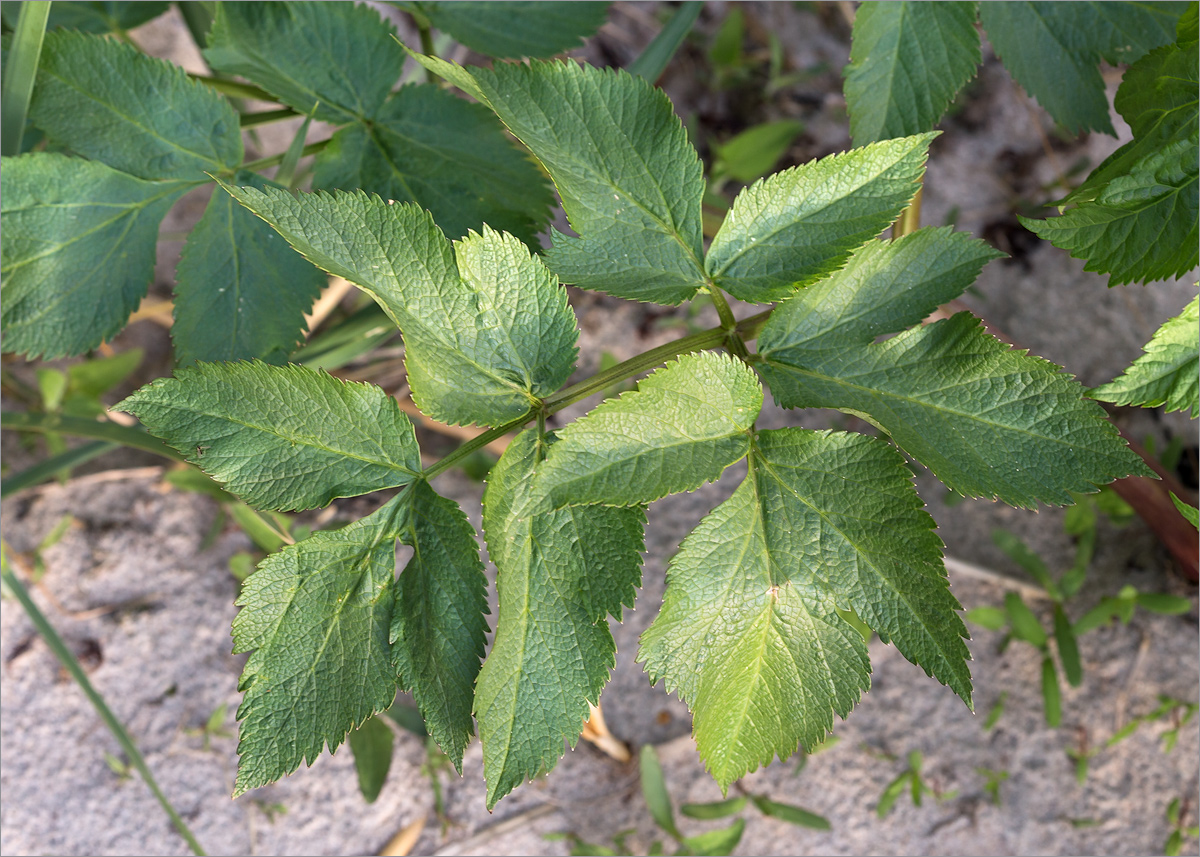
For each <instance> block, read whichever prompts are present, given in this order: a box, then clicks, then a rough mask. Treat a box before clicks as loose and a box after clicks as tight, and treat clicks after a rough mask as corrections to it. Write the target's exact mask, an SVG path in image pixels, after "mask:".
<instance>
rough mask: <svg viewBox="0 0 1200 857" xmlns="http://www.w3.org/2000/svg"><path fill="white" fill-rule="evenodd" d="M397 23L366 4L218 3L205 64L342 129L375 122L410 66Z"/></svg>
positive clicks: (205, 53)
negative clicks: (403, 70)
mask: <svg viewBox="0 0 1200 857" xmlns="http://www.w3.org/2000/svg"><path fill="white" fill-rule="evenodd" d="M393 36H394V32H393V30H392V27H391V25H389V24H387V23H385V22H384V21H383V19H382V18H380V17H379V13H378V12H376V11H375V10H374V9H372V8H370V7H369V6H366V5H363V4H359V3H337V2H305V3H298V2H293V3H231V2H224V3H220V4H218V5H217V14H216V18H215V20H214V21H213V29H212V33H211V34H210V35H209V37H208V49H207V50H205V51H204V58H205V59H206V60H208V64H209V65H210V66H212V67H213V69H214V70H216V71H221V72H225V73H226V74H238V75H241V76H242V77H244V78H246V79H247V80H249V81H251V82H253V83H256V84H258V85H259V86H261V87H262V88H263V89H265V90H267V91H268V92H270V93H271V94H272V95H274V96H276V97H277V98H279V100H280V101H282V102H283V103H284V104H287V105H288V106H289V107H292V108H294V109H295V110H297V111H298V112H300V113H302V114H304V115H306V116H307V115H308V114H309V113H310V112H311V111H312V110H313V109H314V106H315V108H316V118H317V119H320V120H321V121H324V122H333V123H335V124H342V123H345V122H350V121H353V120H364V119H372V118H374V116H375V114H376V113H377V112H378V111H379V109H380V108H381V107H383V104H384V101H386V100H387V97H388V93H389V92H391V89H392V86H393V84H395V82H396V80H397V78H399V77H400V70H401V68H402V67H403V65H404V51H403V49H402V48H401V47H400V45H399V44H398V43H397V42H396V40H395V39H394V38H393Z"/></svg>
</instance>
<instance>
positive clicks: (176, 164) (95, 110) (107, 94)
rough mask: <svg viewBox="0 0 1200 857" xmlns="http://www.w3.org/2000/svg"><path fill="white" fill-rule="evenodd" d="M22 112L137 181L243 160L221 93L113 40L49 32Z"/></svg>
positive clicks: (193, 173) (234, 121) (194, 176)
mask: <svg viewBox="0 0 1200 857" xmlns="http://www.w3.org/2000/svg"><path fill="white" fill-rule="evenodd" d="M29 116H30V120H31V121H32V122H33V124H34V125H36V126H37V127H39V128H41V129H42V130H43V131H45V132H46V134H47V136H49V137H50V138H51V139H52V140H54V141H55V142H57V143H59V144H61V145H62V146H64V147H66V148H67V149H69V150H71V151H72V152H74V153H75V154H79V155H83V156H85V157H87V158H90V159H92V160H96V161H102V162H103V163H105V164H108V165H109V166H110V167H113V168H115V169H118V170H121V171H122V172H126V173H129V174H131V175H135V176H137V177H139V178H143V179H186V180H194V181H204V178H205V176H204V173H206V172H220V171H221V170H225V169H229V168H232V167H234V166H236V165H237V164H239V163H241V160H242V135H241V131H240V130H239V128H238V117H237V113H236V112H234V109H233V106H232V105H231V104H230V103H229V101H228V100H227V99H226V98H224V97H223V96H221V95H219V94H217V93H216V92H214V91H213V90H211V89H209V88H208V87H206V86H204V85H203V84H200V83H197V82H195V81H193V80H191V79H189V78H188V76H187V74H186V73H185V72H184V70H183V69H182V68H180V67H179V66H177V65H175V64H174V63H170V62H167V61H166V60H159V59H154V58H152V57H148V56H146V55H145V54H143V53H142V52H141V51H139V50H138V49H137V48H136V47H134V46H133V45H129V44H125V43H124V42H119V41H117V40H116V39H108V38H102V37H100V36H90V35H85V34H82V33H76V32H71V31H62V32H54V33H48V34H47V35H46V41H45V45H44V47H43V50H42V60H41V65H40V66H39V67H38V78H37V87H36V88H35V90H34V97H33V102H32V104H31V105H30V114H29Z"/></svg>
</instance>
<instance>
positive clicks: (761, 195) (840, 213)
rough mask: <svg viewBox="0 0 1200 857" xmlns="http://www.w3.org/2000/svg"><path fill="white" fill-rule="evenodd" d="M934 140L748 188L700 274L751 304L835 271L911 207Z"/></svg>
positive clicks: (902, 143)
mask: <svg viewBox="0 0 1200 857" xmlns="http://www.w3.org/2000/svg"><path fill="white" fill-rule="evenodd" d="M933 137H934V135H933V134H922V135H920V136H916V137H906V138H903V139H900V140H888V141H885V142H882V143H874V144H872V145H870V146H864V147H863V148H861V149H854V150H852V151H849V152H846V153H844V154H839V155H831V156H829V157H827V158H823V159H822V160H819V161H813V162H811V163H808V164H803V165H801V166H798V167H793V168H791V169H789V170H784V171H783V172H781V173H776V174H775V175H773V176H771V177H769V178H766V179H764V180H763V181H761V182H758V183H756V184H754V185H752V186H751V187H748V188H746V189H745V190H743V191H742V192H741V193H740V194H738V197H737V199H735V200H734V202H733V208H732V209H730V212H729V216H728V217H726V218H725V222H724V223H723V224H722V225H721V229H720V231H719V232H718V233H717V235H716V237H715V238H714V239H713V243H712V246H711V247H710V248H709V250H708V256H707V258H706V259H705V262H704V264H705V269H706V270H707V271H708V273H709V275H710V276H711V277H712V278H713V279H714V280H715V281H716V283H717V285H719V286H720V287H721V288H723V289H725V291H727V292H729V293H730V294H731V295H733V296H734V297H736V298H739V299H740V300H745V301H754V302H764V301H775V300H780V299H782V298H785V297H787V296H789V295H790V294H791V293H792V292H793V291H794V290H795V289H796V288H797V287H799V286H803V285H807V284H809V283H811V282H813V281H814V280H817V279H819V278H820V277H822V276H824V275H826V274H829V273H830V272H832V271H834V270H836V269H837V268H839V267H841V265H842V263H843V262H845V261H846V258H847V257H848V256H849V255H850V253H851V251H852V250H854V249H855V248H857V247H860V246H862V244H863V242H864V241H866V240H867V239H869V238H872V237H874V236H875V235H878V234H879V232H880V230H882V229H883V228H884V227H885V226H887V225H888V224H889V223H891V222H892V221H893V220H895V219H896V216H897V215H898V214H899V213H900V212H901V210H903V208H904V207H905V206H906V205H908V203H909V202H910V201H911V200H912V198H913V195H914V194H915V193H916V192H917V189H918V187H919V182H920V180H921V175H922V174H923V173H924V170H925V157H926V151H927V149H928V148H929V141H930V140H932V139H933ZM981 264H982V263H981ZM964 288H965V286H964Z"/></svg>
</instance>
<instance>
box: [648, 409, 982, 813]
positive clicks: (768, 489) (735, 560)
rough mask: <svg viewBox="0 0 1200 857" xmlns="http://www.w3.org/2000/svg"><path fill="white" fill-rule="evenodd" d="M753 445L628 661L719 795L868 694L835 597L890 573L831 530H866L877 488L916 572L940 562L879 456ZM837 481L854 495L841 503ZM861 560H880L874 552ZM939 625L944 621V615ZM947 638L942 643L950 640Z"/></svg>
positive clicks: (865, 445)
mask: <svg viewBox="0 0 1200 857" xmlns="http://www.w3.org/2000/svg"><path fill="white" fill-rule="evenodd" d="M759 437H760V438H761V439H762V440H763V441H764V445H763V448H762V450H761V451H760V450H756V451H755V452H754V453H752V454H751V463H750V472H749V474H748V475H747V477H746V480H745V481H744V482H743V483H742V484H741V486H739V487H738V489H737V491H735V492H734V494H733V496H732V497H730V498H729V499H728V500H726V501H725V502H724V503H722V504H721V505H720V506H718V507H717V508H716V509H714V510H713V511H712V512H711V513H710V514H709V515H708V516H707V517H706V518H705V519H704V520H703V521H701V522H700V524H699V525H698V526H697V527H696V529H695V530H694V531H692V533H691V535H689V536H688V537H687V538H686V539H684V541H683V544H682V545H681V546H680V549H679V553H678V554H676V555H675V557H674V558H673V559H672V560H671V566H670V569H669V571H668V573H667V592H666V595H665V596H664V599H663V607H662V611H661V612H660V613H659V615H658V618H657V619H655V620H654V623H653V624H652V625H651V626H650V628H649V629H647V631H646V632H645V633H644V634H643V635H642V642H641V649H640V651H639V654H638V659H639V660H640V661H642V662H644V663H645V665H646V671H647V672H648V673H649V674H650V677H651V679H652V680H654V681H658V680H659V679H666V685H667V689H668V690H670V691H674V692H676V693H678V694H679V696H680V697H681V698H682V699H683V700H684V701H685V702H687V704H688V707H689V708H690V709H691V710H692V715H693V729H694V732H695V736H696V744H697V746H698V748H699V750H700V755H701V757H702V758H703V759H704V761H705V763H706V765H707V766H708V770H709V772H710V773H711V774H712V775H713V777H714V778H715V779H716V780H717V782H718V783H719V784H720V785H721V787H722V789H725V788H727V787H728V786H729V784H730V783H731V782H733V781H734V780H736V779H737V778H739V777H741V776H742V775H743V774H745V773H746V772H748V771H750V770H753V769H755V768H757V767H758V766H759V765H764V764H767V763H768V762H770V761H771V758H772V757H773V756H775V755H779V756H780V757H781V758H786V757H787V756H788V755H789V754H791V753H792V752H794V751H795V749H796V747H797V745H798V744H800V743H803V744H805V745H807V746H812V745H814V744H817V743H819V742H820V741H821V740H823V739H824V738H825V736H826V734H827V733H828V732H829V730H830V729H831V728H832V727H833V715H834V713H837V714H838V715H839V716H840V717H845V716H846V715H847V714H848V713H849V711H850V709H851V708H852V707H853V706H854V704H855V703H856V702H857V701H858V698H859V695H860V694H861V692H862V691H865V690H867V688H868V687H870V663H869V661H868V658H867V647H866V643H865V642H864V641H863V638H862V635H861V634H859V633H858V631H856V630H855V629H854V628H853V627H852V626H851V625H849V624H848V623H847V622H846V621H845V620H844V619H842V618H841V616H840V615H838V612H837V607H838V606H839V600H840V598H844V595H842V592H843V591H846V590H849V591H854V590H855V589H858V588H859V587H860V586H861V587H862V589H861V590H860V593H861V594H865V593H866V592H867V591H869V589H870V588H871V587H872V586H873V585H875V584H877V583H878V581H877V580H874V579H872V575H871V574H870V570H872V569H871V566H870V562H871V561H880V560H882V561H883V562H885V563H886V564H887V565H889V566H892V567H895V565H894V563H896V561H895V560H890V557H889V554H890V550H886V549H885V551H884V552H883V555H882V556H874V555H872V554H870V553H869V552H863V551H862V550H861V549H859V548H856V546H855V545H854V544H853V543H852V541H851V539H848V538H847V536H846V534H845V533H844V532H840V531H839V526H841V527H847V528H848V529H849V531H850V532H851V533H853V534H855V535H857V534H858V533H860V532H861V531H862V530H863V529H865V528H864V527H863V526H862V525H861V524H858V523H856V519H858V518H859V515H860V514H861V512H860V511H859V509H858V508H856V506H855V505H854V504H855V502H865V503H866V504H867V505H866V508H867V509H869V510H871V511H875V510H877V509H880V508H881V506H883V505H886V503H887V501H886V500H884V498H882V497H878V496H875V494H874V489H875V488H876V487H877V486H879V485H881V484H882V485H884V486H885V487H886V490H887V492H888V494H889V495H893V496H890V497H888V500H891V499H894V495H897V494H901V495H902V496H904V501H903V502H902V504H901V506H900V508H898V509H897V508H894V507H889V511H888V514H889V515H890V516H892V518H893V520H896V519H899V522H900V523H901V525H902V527H903V529H902V530H901V532H902V533H903V534H904V537H905V539H906V540H907V541H908V542H909V544H910V545H914V546H917V547H918V548H921V549H922V550H923V551H924V553H925V556H921V557H920V558H919V559H918V560H916V561H915V564H916V566H917V568H918V569H920V570H921V572H922V573H923V574H928V573H929V571H928V568H922V566H926V567H928V566H929V564H930V563H933V562H936V560H937V559H938V558H939V554H940V544H939V543H938V540H937V538H936V537H934V536H933V535H932V533H931V532H930V524H931V522H930V521H929V519H928V517H927V516H924V515H922V514H921V513H920V512H919V511H918V510H919V502H920V501H919V500H918V499H917V498H916V497H915V496H913V493H912V487H911V483H910V482H909V477H908V474H907V472H906V471H905V469H904V468H903V465H902V463H901V462H900V461H899V460H898V459H897V456H895V454H894V453H888V452H887V451H886V450H885V449H884V447H883V444H880V443H879V442H878V441H874V440H872V439H870V438H866V437H862V436H858V437H855V436H853V435H845V434H837V435H830V434H824V433H815V432H805V431H801V430H798V429H785V430H783V431H778V432H761V433H760V434H759ZM806 456H809V457H811V458H810V460H811V462H812V469H811V471H808V472H805V470H804V469H802V468H795V467H788V468H786V469H784V470H780V471H776V470H773V469H772V467H771V459H772V458H773V457H782V458H784V459H785V460H786V461H787V462H788V463H789V464H793V463H801V462H803V460H804V458H805V457H806ZM881 461H882V462H886V466H885V467H883V468H880V467H879V465H880V463H881ZM843 470H844V471H845V476H846V477H848V479H847V481H846V483H845V484H846V485H849V486H851V490H852V492H853V493H852V494H850V493H846V492H844V490H843V489H844V485H843V480H842V478H839V477H842V475H843ZM852 497H853V499H851V498H852ZM889 547H890V546H889ZM870 550H876V551H877V550H878V543H877V542H876V541H875V540H874V539H872V540H871V544H870ZM910 562H912V560H910ZM934 575H935V577H937V578H940V574H939V573H937V572H936V571H935V572H934ZM940 579H941V580H942V582H941V584H940V586H941V588H942V589H944V578H940ZM934 582H935V583H936V581H934ZM945 598H948V599H949V602H950V604H951V605H953V604H954V602H953V599H952V598H950V597H949V593H948V592H947V593H946V596H945ZM945 598H943V599H940V600H942V601H943V603H944V602H945ZM954 606H956V605H954ZM880 607H881V608H883V609H886V608H884V605H880ZM930 609H931V612H933V609H934V608H933V606H932V605H930ZM944 612H945V613H946V616H945V618H946V619H951V620H952V617H954V615H955V614H954V613H953V607H950V608H949V609H947V610H945V611H944ZM958 624H959V627H961V623H958ZM953 625H954V622H953V620H952V621H951V623H950V628H947V629H946V631H945V632H943V634H949V635H953V634H954V633H955V632H956V631H957V629H956V628H953ZM951 629H953V630H951ZM958 645H959V646H962V641H961V640H958ZM964 651H965V647H964Z"/></svg>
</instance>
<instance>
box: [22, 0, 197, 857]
mask: <svg viewBox="0 0 1200 857" xmlns="http://www.w3.org/2000/svg"><path fill="white" fill-rule="evenodd" d="M46 5H49V4H46ZM0 576H3V579H4V583H5V585H6V586H7V587H8V588H9V590H10V591H11V592H12V594H13V595H14V596H16V599H17V601H19V602H21V606H22V607H23V608H25V612H26V613H27V614H28V615H29V618H30V620H31V621H32V622H33V626H34V627H35V628H36V629H37V632H38V633H39V634H41V635H42V638H43V639H44V640H45V641H46V644H47V645H48V646H50V650H51V651H52V652H54V656H55V657H57V658H58V660H59V662H60V663H61V664H62V665H63V667H65V668H66V670H67V672H69V673H70V674H71V678H73V679H75V682H76V684H78V685H79V688H80V690H82V691H83V693H84V695H85V696H86V697H87V698H88V701H89V702H91V703H92V706H93V707H94V708H95V709H96V713H97V714H99V715H100V719H101V720H103V721H104V725H105V726H107V727H108V729H109V731H110V732H112V734H113V737H114V738H116V739H117V743H118V744H120V745H121V749H122V750H124V751H125V755H126V756H128V757H129V763H130V764H131V765H133V767H134V768H136V769H137V772H138V773H139V774H141V775H142V780H143V782H145V783H146V785H147V786H148V787H149V788H150V791H151V792H153V793H154V796H155V797H156V798H158V802H159V804H161V805H162V808H163V811H164V812H166V814H167V815H168V816H169V817H170V819H171V823H172V824H173V825H175V829H176V830H178V831H179V835H180V836H182V837H183V838H184V840H185V841H186V842H187V844H188V847H189V848H191V849H192V853H193V854H198V855H203V854H204V849H203V848H201V847H200V843H199V842H197V841H196V837H195V836H193V835H192V831H191V830H189V829H188V826H187V825H186V824H185V823H184V821H183V819H182V818H180V817H179V813H177V812H176V811H175V807H173V806H171V802H170V801H169V800H167V796H166V795H165V794H163V790H162V789H161V788H159V787H158V782H157V781H156V780H155V779H154V775H153V774H151V773H150V768H149V767H148V766H147V765H146V760H145V759H144V758H142V754H141V753H140V752H139V751H138V748H137V745H136V744H134V743H133V739H132V738H131V737H129V733H128V732H126V731H125V727H124V726H122V725H121V721H120V720H118V719H117V718H116V715H114V714H113V713H112V711H111V709H109V707H108V705H107V704H106V703H105V701H104V697H103V696H101V695H100V694H99V693H97V692H96V689H95V688H94V687H92V683H91V682H90V681H89V680H88V677H87V673H85V672H84V671H83V668H82V667H80V666H79V661H78V660H76V659H75V656H74V655H73V654H71V650H70V649H69V648H67V644H66V643H64V642H63V639H62V637H60V636H59V635H58V632H57V631H56V630H55V629H54V626H53V625H51V624H50V622H49V620H48V619H46V617H45V616H44V615H43V614H42V611H41V610H39V609H38V607H37V605H36V604H34V603H33V599H32V598H30V597H29V593H28V592H27V591H26V589H25V586H24V584H22V583H21V581H20V580H18V579H17V576H16V575H15V574H13V573H12V571H11V570H10V569H9V568H8V566H7V564H5V565H4V566H3V568H2V569H0Z"/></svg>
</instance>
